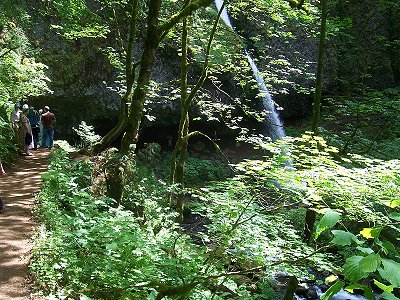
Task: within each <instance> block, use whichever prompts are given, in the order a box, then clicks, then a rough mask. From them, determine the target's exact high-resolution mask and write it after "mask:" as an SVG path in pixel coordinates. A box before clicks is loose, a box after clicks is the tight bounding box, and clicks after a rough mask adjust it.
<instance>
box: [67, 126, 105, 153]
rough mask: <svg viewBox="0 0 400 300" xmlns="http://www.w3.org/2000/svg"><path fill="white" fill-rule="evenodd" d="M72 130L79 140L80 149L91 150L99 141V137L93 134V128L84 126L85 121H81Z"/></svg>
mask: <svg viewBox="0 0 400 300" xmlns="http://www.w3.org/2000/svg"><path fill="white" fill-rule="evenodd" d="M73 130H74V131H75V132H76V134H77V135H78V136H79V138H80V145H79V146H80V147H81V148H91V147H92V146H93V145H94V144H95V143H97V142H98V141H100V139H101V136H99V135H97V134H95V132H94V127H93V126H91V125H88V124H86V122H85V121H82V122H81V124H79V126H78V128H73Z"/></svg>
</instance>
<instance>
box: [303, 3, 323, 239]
mask: <svg viewBox="0 0 400 300" xmlns="http://www.w3.org/2000/svg"><path fill="white" fill-rule="evenodd" d="M327 15H328V13H327V0H321V31H320V36H319V48H318V61H317V76H316V77H317V80H316V84H315V94H314V106H313V116H312V124H311V130H312V131H313V132H314V134H316V135H318V123H319V119H320V114H321V94H322V74H323V72H322V71H323V66H324V49H325V36H326V19H327ZM315 219H316V212H315V211H314V210H312V209H307V213H306V219H305V224H304V232H303V241H304V242H309V241H310V238H311V235H312V232H313V228H314V223H315Z"/></svg>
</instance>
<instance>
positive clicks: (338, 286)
mask: <svg viewBox="0 0 400 300" xmlns="http://www.w3.org/2000/svg"><path fill="white" fill-rule="evenodd" d="M343 287H344V283H343V282H342V281H340V280H339V281H337V282H335V284H334V285H332V286H331V287H330V288H329V289H328V290H327V291H326V292H325V293H323V294H322V295H321V298H320V299H321V300H329V299H331V298H332V297H333V296H335V295H336V294H337V293H339V291H340V290H341V289H342V288H343Z"/></svg>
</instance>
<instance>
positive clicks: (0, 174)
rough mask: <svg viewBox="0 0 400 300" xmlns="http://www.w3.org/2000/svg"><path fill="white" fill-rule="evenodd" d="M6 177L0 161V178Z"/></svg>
mask: <svg viewBox="0 0 400 300" xmlns="http://www.w3.org/2000/svg"><path fill="white" fill-rule="evenodd" d="M4 175H6V172H4V168H3V164H2V163H1V161H0V177H1V176H4Z"/></svg>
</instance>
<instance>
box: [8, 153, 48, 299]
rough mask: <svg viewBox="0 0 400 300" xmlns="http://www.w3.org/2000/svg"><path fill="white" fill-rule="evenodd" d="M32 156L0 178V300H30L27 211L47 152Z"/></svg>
mask: <svg viewBox="0 0 400 300" xmlns="http://www.w3.org/2000/svg"><path fill="white" fill-rule="evenodd" d="M32 154H33V156H26V157H25V156H20V157H19V159H18V160H17V161H16V163H15V164H13V165H11V166H9V167H8V168H6V169H5V171H6V173H7V174H6V175H5V176H2V177H0V197H1V198H2V199H3V201H4V203H5V205H6V209H5V211H4V212H2V213H1V214H0V300H8V299H18V300H27V299H30V283H29V280H28V274H27V272H28V262H29V258H30V254H31V249H32V239H31V237H32V233H33V230H34V227H35V223H34V221H33V220H32V216H31V209H32V207H33V204H34V193H35V192H37V191H38V190H39V188H40V185H41V183H42V182H41V179H40V175H41V174H42V173H43V172H45V171H46V170H47V165H48V155H49V151H48V150H44V149H43V150H37V151H32Z"/></svg>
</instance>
